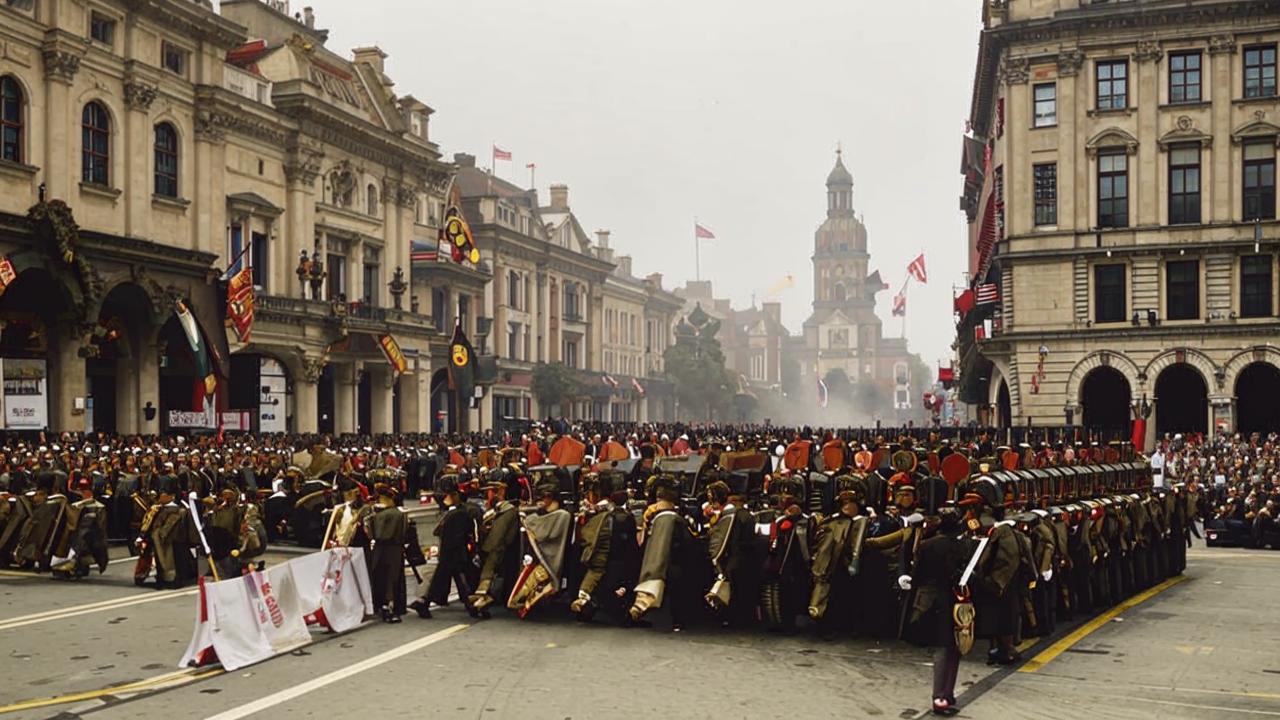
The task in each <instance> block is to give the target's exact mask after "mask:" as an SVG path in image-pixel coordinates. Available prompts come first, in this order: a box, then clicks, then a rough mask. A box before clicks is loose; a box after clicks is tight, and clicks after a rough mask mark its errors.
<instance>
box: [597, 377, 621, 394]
mask: <svg viewBox="0 0 1280 720" xmlns="http://www.w3.org/2000/svg"><path fill="white" fill-rule="evenodd" d="M600 381H601V382H603V383H604V384H605V385H608V386H609V387H611V388H613V389H615V390H616V389H617V388H618V381H617V380H616V379H614V377H613V376H612V375H605V376H604V377H602V378H600Z"/></svg>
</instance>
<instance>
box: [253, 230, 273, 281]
mask: <svg viewBox="0 0 1280 720" xmlns="http://www.w3.org/2000/svg"><path fill="white" fill-rule="evenodd" d="M249 238H250V243H251V244H250V245H249V268H250V270H249V272H250V273H251V274H252V275H253V286H254V287H256V288H258V289H259V290H261V289H264V288H266V287H267V258H268V257H270V255H271V253H269V252H268V251H269V250H270V249H271V248H269V247H268V246H267V236H266V234H265V233H260V232H255V233H250V234H249Z"/></svg>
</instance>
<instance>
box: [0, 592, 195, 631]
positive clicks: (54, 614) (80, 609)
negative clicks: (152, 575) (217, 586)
mask: <svg viewBox="0 0 1280 720" xmlns="http://www.w3.org/2000/svg"><path fill="white" fill-rule="evenodd" d="M196 592H197V589H196V588H191V589H190V590H169V591H163V592H158V593H155V594H154V595H144V596H141V597H136V596H135V597H127V598H119V599H117V600H107V601H103V602H98V603H90V604H88V605H74V606H72V607H69V608H62V609H61V610H51V611H49V612H43V613H36V614H34V615H24V616H22V617H16V618H13V619H10V620H5V621H2V622H0V630H12V629H14V628H20V627H25V626H27V625H35V624H37V623H42V622H50V621H52V620H65V619H67V618H72V617H76V616H79V615H88V614H89V613H95V612H102V611H104V610H117V609H119V608H125V607H130V606H133V605H142V604H143V603H150V602H156V601H158V600H168V599H170V598H176V597H187V596H190V595H195V594H196Z"/></svg>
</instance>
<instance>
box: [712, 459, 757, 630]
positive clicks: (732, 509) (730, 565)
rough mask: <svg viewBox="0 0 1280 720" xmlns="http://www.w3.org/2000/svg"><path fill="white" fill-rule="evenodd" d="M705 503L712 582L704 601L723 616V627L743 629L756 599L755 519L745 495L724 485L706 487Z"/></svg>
mask: <svg viewBox="0 0 1280 720" xmlns="http://www.w3.org/2000/svg"><path fill="white" fill-rule="evenodd" d="M733 481H734V479H733V478H730V482H733ZM707 503H708V511H709V513H710V517H709V518H708V547H707V551H708V552H709V553H710V558H711V567H712V572H713V573H714V575H715V579H714V582H712V584H711V589H710V591H709V592H707V594H706V595H705V599H706V601H707V603H708V604H709V605H710V606H711V607H712V608H713V609H715V610H718V611H720V612H721V613H724V620H723V624H724V625H733V626H736V627H745V626H747V625H749V624H750V623H752V622H753V621H754V620H755V613H756V599H757V598H759V596H760V588H759V585H760V583H759V571H760V557H759V554H758V553H757V552H756V546H757V542H756V519H755V516H754V515H753V514H752V512H751V511H750V510H748V509H747V507H746V494H745V493H744V492H742V490H741V488H738V489H735V487H734V486H731V485H730V484H729V483H728V482H724V481H716V482H713V483H711V484H710V485H708V486H707Z"/></svg>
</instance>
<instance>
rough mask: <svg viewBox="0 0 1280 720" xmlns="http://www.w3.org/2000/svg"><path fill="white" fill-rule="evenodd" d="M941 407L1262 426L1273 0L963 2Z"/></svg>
mask: <svg viewBox="0 0 1280 720" xmlns="http://www.w3.org/2000/svg"><path fill="white" fill-rule="evenodd" d="M983 24H984V30H983V32H982V39H981V44H980V47H979V53H978V62H977V71H976V77H975V84H974V94H973V102H972V109H971V118H970V124H971V127H972V132H971V134H970V136H969V137H967V138H966V139H965V143H964V152H963V157H964V161H963V172H964V173H965V194H964V197H963V198H962V201H961V205H962V207H963V208H964V210H965V211H966V212H967V213H968V219H969V223H970V225H969V237H968V243H969V248H970V267H969V271H970V277H971V281H972V283H971V288H970V291H971V292H974V293H977V291H978V289H979V287H980V286H983V287H984V288H985V290H986V293H987V297H988V298H990V297H991V288H992V286H994V287H995V288H997V289H998V292H999V301H998V302H997V303H994V304H984V305H974V303H973V302H972V301H973V300H974V298H975V297H976V295H971V296H967V297H963V296H962V299H960V300H957V310H959V311H960V318H961V319H960V324H959V338H958V343H957V347H958V353H959V355H960V365H959V371H960V376H961V377H960V379H961V386H962V389H963V390H962V397H963V399H964V400H966V401H967V402H969V403H972V404H973V405H975V406H977V407H976V409H977V410H978V413H979V414H980V415H981V416H982V418H983V419H984V420H986V419H989V420H990V421H992V422H993V423H994V424H1005V425H1008V424H1013V425H1028V424H1029V425H1045V426H1054V425H1085V426H1088V427H1091V428H1099V429H1108V430H1112V431H1118V432H1123V431H1124V430H1125V429H1126V428H1127V427H1128V425H1129V421H1130V418H1131V415H1132V412H1131V406H1141V405H1142V404H1143V403H1144V399H1145V402H1146V403H1150V405H1151V406H1152V408H1153V411H1154V415H1153V417H1152V422H1150V423H1149V433H1150V434H1149V437H1148V441H1150V440H1151V439H1153V438H1154V436H1155V434H1156V433H1164V432H1187V431H1205V430H1208V429H1209V428H1211V427H1221V428H1226V429H1231V430H1234V429H1240V430H1245V431H1250V430H1274V429H1275V428H1276V427H1277V424H1278V421H1280V416H1277V410H1276V403H1275V402H1274V399H1275V398H1276V397H1280V370H1278V369H1277V368H1278V367H1280V346H1277V344H1276V334H1277V330H1280V324H1277V320H1276V318H1277V305H1276V302H1277V299H1276V294H1277V293H1276V289H1277V276H1276V272H1277V263H1276V255H1277V253H1278V252H1280V245H1278V244H1280V231H1278V228H1277V225H1276V194H1275V163H1276V149H1277V143H1278V141H1280V98H1278V97H1277V89H1276V67H1277V65H1276V62H1277V57H1276V53H1277V43H1278V42H1280V3H1277V2H1274V1H1273V0H1252V1H1243V2H1242V1H1233V0H1195V1H1193V2H1181V3H1169V2H1154V1H1143V0H1138V1H1133V2H1109V3H1097V2H1094V3H1087V2H1074V1H1064V0H1053V1H1052V2H1050V1H1048V0H1000V1H998V2H984V3H983Z"/></svg>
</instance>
